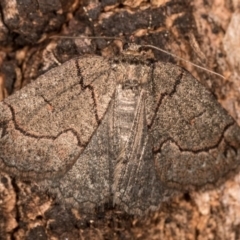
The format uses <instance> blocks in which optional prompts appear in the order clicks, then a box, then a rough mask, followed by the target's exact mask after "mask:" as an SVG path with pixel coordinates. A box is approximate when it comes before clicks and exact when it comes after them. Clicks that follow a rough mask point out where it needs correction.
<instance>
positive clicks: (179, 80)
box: [148, 69, 184, 129]
mask: <svg viewBox="0 0 240 240" xmlns="http://www.w3.org/2000/svg"><path fill="white" fill-rule="evenodd" d="M153 72H154V69H153ZM183 75H184V74H183V71H181V73H180V74H179V76H178V77H177V79H176V82H175V84H174V86H173V90H172V91H171V92H170V93H166V92H165V93H162V94H161V96H160V98H159V101H158V103H157V107H156V109H155V111H154V115H153V118H152V120H151V123H150V124H149V125H148V129H151V127H152V125H153V123H154V120H155V117H156V115H157V112H158V110H159V108H160V106H161V104H162V101H163V99H164V98H165V97H167V96H170V97H172V95H173V94H174V93H175V92H176V91H177V86H178V85H179V84H180V83H181V80H182V78H183Z"/></svg>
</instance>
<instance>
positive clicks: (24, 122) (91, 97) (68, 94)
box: [0, 56, 116, 179]
mask: <svg viewBox="0 0 240 240" xmlns="http://www.w3.org/2000/svg"><path fill="white" fill-rule="evenodd" d="M109 69H110V63H109V62H108V61H107V60H104V59H103V58H102V57H97V56H91V57H80V58H77V59H72V60H70V61H68V62H66V63H64V64H63V65H61V66H59V67H56V68H54V69H52V70H50V71H49V72H47V73H45V74H43V75H42V76H40V77H39V78H38V79H37V80H36V81H34V82H33V83H31V84H29V85H27V86H26V87H25V88H23V89H22V90H20V91H18V92H16V93H15V94H13V95H12V96H10V97H8V98H7V99H5V100H4V101H3V102H0V152H1V155H0V169H2V170H4V171H6V172H10V173H15V174H16V175H21V176H26V177H33V178H36V179H45V178H53V177H55V176H62V175H64V173H65V172H66V171H67V170H68V169H69V168H71V167H72V165H73V164H74V162H75V161H76V160H77V158H78V157H79V156H80V155H81V153H82V152H83V150H84V148H85V147H86V146H87V144H88V142H89V141H90V138H91V136H92V135H93V133H94V131H95V130H96V128H97V127H98V125H99V123H100V121H101V119H102V117H103V116H104V114H105V112H106V110H107V108H108V105H109V102H110V100H111V97H112V95H113V93H114V90H115V84H116V83H115V78H114V76H113V75H112V72H111V71H108V70H109Z"/></svg>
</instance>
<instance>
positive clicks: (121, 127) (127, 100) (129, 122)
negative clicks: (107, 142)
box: [115, 81, 140, 144]
mask: <svg viewBox="0 0 240 240" xmlns="http://www.w3.org/2000/svg"><path fill="white" fill-rule="evenodd" d="M139 95H140V94H139V83H138V82H137V81H127V82H125V83H124V84H122V85H120V87H119V88H118V90H117V98H116V109H115V113H116V127H117V131H118V137H119V140H120V142H121V144H124V143H126V142H127V141H128V139H129V137H130V135H131V129H132V126H133V124H134V119H135V115H136V108H137V104H138V101H139Z"/></svg>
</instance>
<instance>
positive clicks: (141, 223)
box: [0, 0, 240, 239]
mask: <svg viewBox="0 0 240 240" xmlns="http://www.w3.org/2000/svg"><path fill="white" fill-rule="evenodd" d="M22 3H23V4H21V5H20V3H19V2H15V3H14V4H11V5H10V4H9V1H8V0H6V1H2V2H1V3H0V7H1V20H0V21H1V22H0V25H1V28H0V42H1V46H2V47H1V48H0V69H1V70H0V71H1V74H0V86H1V88H0V99H3V98H4V97H6V96H8V95H9V94H11V93H12V92H14V91H17V90H18V89H20V88H21V87H22V86H24V85H26V84H27V83H28V82H30V81H32V80H34V79H35V78H36V77H37V76H39V75H40V74H42V73H44V72H46V71H47V70H49V69H50V68H52V67H54V66H56V65H57V64H58V62H60V63H62V62H64V61H66V60H69V59H71V58H73V57H76V56H79V55H83V54H89V53H91V54H93V53H95V54H102V55H108V56H109V55H112V54H117V53H118V51H119V44H118V43H119V42H117V41H115V42H111V43H110V44H108V42H107V40H104V39H98V40H96V41H94V40H89V39H74V40H71V39H50V36H52V35H68V36H79V35H83V36H113V37H118V36H123V39H125V40H126V41H130V40H131V41H134V42H136V43H139V44H151V45H153V46H157V47H161V48H164V49H166V50H169V51H171V52H173V53H174V54H177V55H179V56H181V57H183V58H185V59H187V60H190V61H193V62H194V63H197V64H200V65H202V66H205V67H206V68H208V69H210V70H214V71H216V72H218V73H221V74H223V75H224V76H225V78H226V79H221V78H219V77H217V76H214V75H212V74H209V73H208V72H206V71H202V70H199V69H196V68H194V67H193V66H192V65H189V64H186V63H184V62H179V61H178V60H176V59H173V58H172V57H170V56H168V55H166V54H162V53H160V52H158V51H154V54H155V57H156V58H157V59H158V60H161V61H170V62H174V63H176V64H178V65H181V66H183V67H185V68H187V69H188V70H189V71H190V72H191V73H192V74H193V75H194V76H195V77H196V78H197V79H199V80H200V81H201V82H202V83H203V84H204V85H205V86H206V87H208V88H209V89H210V90H211V91H212V92H213V93H214V94H215V95H216V97H217V98H218V100H219V101H220V103H221V104H222V105H223V106H224V107H225V108H226V109H227V110H228V112H229V113H230V114H231V115H232V116H233V117H234V118H235V119H236V121H238V123H240V116H239V113H238V109H239V90H238V89H240V88H239V79H238V78H239V77H238V71H239V70H238V66H239V65H238V64H239V58H237V56H239V55H237V54H236V53H237V52H238V51H239V50H238V49H239V45H238V44H239V42H238V41H237V40H236V41H234V36H235V34H236V35H237V30H235V31H234V28H233V29H232V31H233V35H232V36H231V37H230V38H229V37H228V35H227V33H229V30H231V29H229V28H232V26H233V27H234V25H230V21H231V19H232V18H233V16H234V17H237V16H238V14H239V13H238V9H237V8H238V6H237V3H235V2H234V1H233V0H232V1H230V0H225V1H224V0H215V1H212V2H211V3H207V2H206V1H203V0H194V1H181V0H169V1H158V0H155V1H152V3H151V4H150V3H146V1H141V0H137V1H121V4H119V3H118V1H114V0H113V1H101V3H99V2H98V1H83V2H78V1H55V4H52V5H49V4H47V1H46V2H44V1H36V2H32V4H30V5H29V3H25V1H22ZM83 7H86V10H87V14H86V12H85V11H84V10H83ZM150 16H151V17H150ZM89 18H91V19H92V21H90V20H89ZM150 19H151V20H150ZM239 192H240V176H239V175H236V176H235V177H234V178H232V179H229V180H228V181H226V182H225V183H223V184H222V185H221V186H218V187H216V188H215V189H212V190H205V191H204V190H202V191H200V192H190V193H185V194H182V195H180V196H177V197H176V198H174V199H172V201H171V202H167V203H163V204H162V206H161V208H160V209H159V211H158V212H156V213H152V214H151V215H149V216H146V217H145V218H144V219H134V218H132V217H130V216H127V215H122V214H118V213H116V212H111V211H109V212H106V213H105V214H104V216H98V218H97V219H94V220H93V221H88V222H85V221H83V220H82V219H81V216H80V215H79V213H78V212H77V211H75V210H72V211H71V212H70V211H68V210H65V209H64V208H63V206H61V205H58V204H57V202H56V200H54V199H51V197H50V196H48V195H47V194H46V195H39V194H38V192H37V191H36V190H35V188H34V186H32V185H30V184H29V183H28V182H18V181H15V180H14V179H11V178H10V177H8V176H6V177H2V178H1V181H0V193H1V194H0V236H1V239H10V238H13V239H65V238H68V239H238V238H239V237H240V230H239V229H240V218H239V215H240V197H239Z"/></svg>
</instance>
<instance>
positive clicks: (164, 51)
mask: <svg viewBox="0 0 240 240" xmlns="http://www.w3.org/2000/svg"><path fill="white" fill-rule="evenodd" d="M141 47H148V48H153V49H156V50H158V51H160V52H163V53H166V54H168V55H170V56H172V57H174V58H176V59H180V60H182V61H184V62H187V63H189V64H191V65H193V66H194V67H197V68H199V69H202V70H204V71H207V72H209V73H211V74H214V75H217V76H219V77H221V78H223V79H226V78H225V77H224V76H223V75H221V74H220V73H217V72H214V71H212V70H210V69H208V68H205V67H202V66H200V65H198V64H195V63H193V62H191V61H188V60H186V59H184V58H182V57H179V56H177V55H175V54H174V53H171V52H168V51H166V50H164V49H162V48H159V47H155V46H152V45H141Z"/></svg>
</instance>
